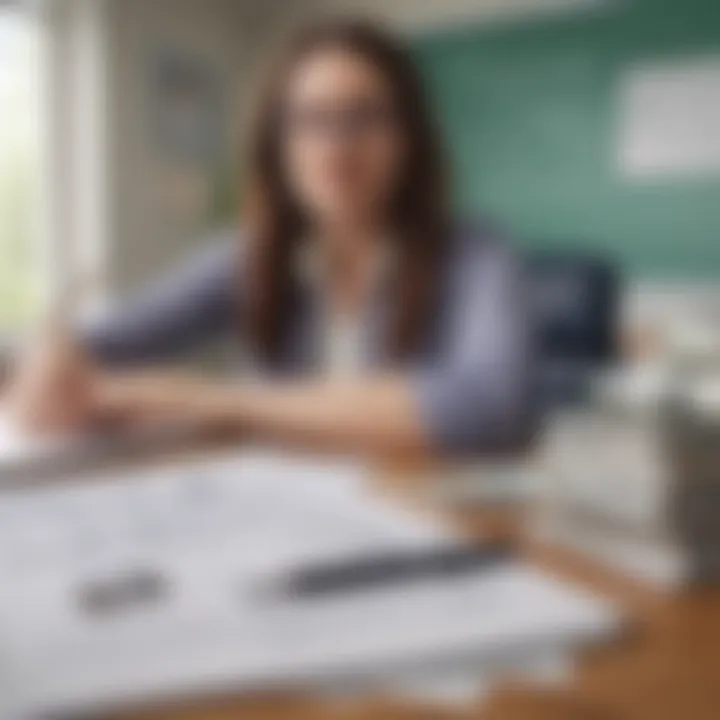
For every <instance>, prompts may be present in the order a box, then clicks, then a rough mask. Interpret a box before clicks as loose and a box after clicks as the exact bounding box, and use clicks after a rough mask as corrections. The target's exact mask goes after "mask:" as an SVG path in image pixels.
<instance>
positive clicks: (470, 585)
mask: <svg viewBox="0 0 720 720" xmlns="http://www.w3.org/2000/svg"><path fill="white" fill-rule="evenodd" d="M368 472H369V469H368V468H367V467H366V466H364V465H363V464H362V463H355V462H351V461H346V460H327V459H320V458H315V457H312V456H299V455H295V454H279V453H277V452H274V451H264V450H255V451H245V452H234V453H228V454H227V455H225V456H224V457H219V458H217V459H214V460H206V461H195V462H192V463H187V462H185V463H183V464H180V465H168V466H163V467H158V468H155V469H147V470H142V471H133V472H132V473H130V472H127V473H114V474H111V475H107V476H105V477H103V478H99V479H98V482H97V483H96V484H93V485H82V486H77V487H64V488H60V487H46V488H35V489H32V490H28V491H25V492H17V491H16V492H12V493H6V494H4V495H0V578H5V579H8V578H12V582H8V583H5V582H3V593H2V595H1V596H0V656H1V659H2V665H3V666H4V667H6V668H9V670H10V671H9V673H8V674H5V675H4V674H3V672H2V670H1V669H0V683H2V684H4V685H5V687H8V686H13V687H14V691H15V693H16V694H15V697H14V698H13V700H14V702H15V703H16V707H20V708H30V709H33V710H43V711H56V710H57V709H58V708H60V709H69V710H72V711H75V710H78V709H87V708H95V707H98V706H101V705H103V704H107V703H110V704H113V703H116V702H127V701H132V700H141V699H146V698H151V697H157V696H166V695H168V694H170V695H173V694H175V693H178V692H180V693H188V694H193V693H197V692H207V691H209V690H213V689H217V690H227V689H233V690H238V689H240V690H242V689H248V690H256V689H258V688H265V687H277V686H278V685H280V686H286V685H293V686H301V687H306V686H308V685H310V686H313V687H328V686H335V685H337V684H338V683H340V684H343V683H350V684H358V683H359V684H360V685H363V684H368V685H370V686H374V687H386V688H387V687H390V688H392V687H399V688H405V689H411V688H412V687H417V683H418V682H419V683H421V685H422V686H423V688H424V689H425V690H427V688H428V687H435V688H436V689H442V688H447V687H448V685H447V682H448V677H450V678H457V677H461V678H462V677H467V676H468V668H470V670H471V676H473V677H474V676H477V675H481V676H482V675H486V674H487V673H488V672H490V671H491V670H493V671H494V670H502V669H503V668H507V667H508V666H513V667H515V666H518V665H519V666H521V669H524V668H525V667H527V666H528V664H530V665H532V664H533V663H537V662H541V661H542V660H543V658H545V659H546V658H547V656H548V655H551V656H553V657H556V656H557V655H558V652H562V650H563V648H565V647H566V646H567V645H568V644H570V643H573V642H576V641H577V640H578V639H581V638H589V637H595V636H597V635H600V634H603V633H605V632H607V631H609V630H611V629H612V628H613V627H614V626H615V623H616V620H617V617H616V613H615V611H614V609H613V608H610V607H608V606H607V605H605V604H604V603H602V602H599V601H597V600H595V599H594V598H591V597H588V596H587V595H586V594H584V593H582V592H578V591H577V590H576V589H574V588H572V587H567V586H565V585H564V584H562V583H558V582H556V581H554V580H552V579H551V578H548V577H546V576H545V575H543V574H542V573H539V572H537V571H534V570H531V569H529V568H527V567H525V566H524V565H520V564H516V565H510V566H507V567H501V568H498V569H497V570H494V571H493V572H488V573H482V572H480V573H473V574H470V575H467V576H461V577H458V578H456V579H455V580H453V581H452V582H440V581H438V580H437V579H435V580H432V579H428V580H427V581H423V582H419V583H415V584H413V585H412V587H404V586H400V587H398V586H394V587H388V588H385V589H380V590H378V591H373V592H358V593H353V594H350V595H347V594H342V593H341V594H340V595H339V596H333V597H332V598H326V599H321V600H311V601H305V602H295V601H282V600H278V601H276V602H265V601H258V597H257V593H256V588H257V582H258V579H260V580H262V579H263V578H264V577H266V574H267V573H273V574H274V573H276V572H277V571H278V570H282V569H286V568H293V567H296V566H297V564H298V563H304V562H308V561H311V560H312V561H313V562H317V561H318V560H322V559H337V558H338V557H343V556H346V555H347V556H356V555H357V554H358V553H377V552H378V551H379V550H393V549H395V550H397V549H398V548H414V549H417V548H427V547H431V548H432V547H438V546H439V545H440V544H442V543H445V542H449V541H450V540H451V538H450V537H449V534H448V531H447V529H446V528H444V527H443V526H442V525H439V524H438V523H437V522H436V521H434V520H431V519H430V518H428V517H423V516H422V515H419V514H416V513H411V512H409V511H407V510H405V509H404V508H401V507H398V506H394V505H391V504H388V503H385V502H383V501H382V500H381V499H380V498H378V497H376V496H375V495H374V494H372V493H370V492H368V491H367V489H366V488H367V485H366V480H367V476H368ZM138 570H141V571H142V572H143V573H144V574H145V575H144V577H147V576H148V573H149V574H150V577H151V578H154V580H155V581H158V582H159V583H160V586H161V587H162V588H163V589H164V591H165V594H164V595H162V597H161V599H160V600H159V601H158V602H155V603H152V604H150V605H149V606H148V607H146V608H142V609H141V610H140V611H138V612H134V611H133V612H127V613H125V612H120V613H117V614H113V613H111V614H109V615H105V614H103V612H104V611H103V610H102V608H100V615H97V612H96V611H95V610H92V609H91V611H90V612H88V610H87V603H85V602H83V598H84V597H86V596H87V593H86V592H85V590H86V589H87V587H88V584H90V585H92V584H93V583H98V582H99V583H109V584H111V585H112V583H114V582H115V581H116V580H119V581H122V580H123V578H127V577H128V576H130V577H132V574H133V573H136V572H137V571H138ZM438 668H440V669H441V670H442V675H443V677H442V678H440V679H438ZM3 678H4V680H3ZM11 678H12V682H11ZM441 681H442V682H441ZM434 682H438V683H439V684H437V685H433V683H434ZM455 687H456V688H457V687H458V685H457V683H455ZM1 690H2V688H0V691H1ZM0 695H2V692H0ZM8 697H9V696H8ZM70 714H72V713H70Z"/></svg>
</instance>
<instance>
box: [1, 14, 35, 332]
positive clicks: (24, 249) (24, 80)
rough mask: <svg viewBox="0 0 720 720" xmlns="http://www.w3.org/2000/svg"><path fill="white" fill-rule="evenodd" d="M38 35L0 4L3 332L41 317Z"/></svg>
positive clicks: (25, 18)
mask: <svg viewBox="0 0 720 720" xmlns="http://www.w3.org/2000/svg"><path fill="white" fill-rule="evenodd" d="M38 41H39V32H38V27H37V24H36V20H35V18H34V17H33V16H31V15H29V14H26V13H24V12H21V11H20V10H18V9H14V8H13V7H11V6H10V7H8V6H3V5H0V108H2V112H0V333H5V332H12V331H15V330H17V329H19V328H21V327H23V326H25V325H27V323H28V322H29V321H30V320H31V319H32V318H33V317H35V316H36V315H37V312H38V309H39V303H40V296H41V291H42V284H43V283H42V272H41V267H42V264H41V248H40V241H39V237H40V216H41V213H40V201H39V198H40V152H39V148H40V142H39V137H40V132H39V123H40V110H39V98H40V92H39V82H38V80H39V77H38V76H39V60H38Z"/></svg>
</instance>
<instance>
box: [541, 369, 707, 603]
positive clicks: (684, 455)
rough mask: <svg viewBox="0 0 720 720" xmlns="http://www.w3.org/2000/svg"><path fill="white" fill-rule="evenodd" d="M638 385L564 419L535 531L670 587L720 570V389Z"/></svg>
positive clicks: (551, 450) (551, 439)
mask: <svg viewBox="0 0 720 720" xmlns="http://www.w3.org/2000/svg"><path fill="white" fill-rule="evenodd" d="M638 387H639V386H637V385H629V386H628V388H627V390H628V392H627V393H622V394H615V395H613V396H612V397H611V398H608V397H606V398H604V399H603V400H601V401H600V402H598V403H597V405H596V406H595V407H592V408H588V409H586V410H584V411H581V412H575V413H573V414H570V415H567V416H564V417H560V418H556V419H555V422H554V426H553V431H552V432H550V433H549V434H548V436H547V442H546V447H545V463H544V465H545V471H544V473H543V475H544V478H545V480H544V488H543V490H542V492H541V503H540V510H539V512H538V514H537V517H536V523H535V525H536V532H537V534H538V535H539V536H540V537H541V538H542V539H544V540H549V541H551V542H557V543H560V544H562V545H566V546H569V547H571V548H573V549H575V550H579V551H581V552H584V553H587V554H589V555H591V556H593V557H595V558H597V559H599V560H601V561H604V562H605V563H606V564H608V565H610V566H612V567H614V568H616V569H619V570H621V571H624V572H626V573H628V574H631V575H633V576H634V577H636V578H638V579H641V580H645V581H649V582H651V583H653V584H655V585H657V586H658V587H661V588H667V589H674V588H677V587H679V586H684V585H686V584H688V583H689V582H692V581H696V580H703V579H708V578H713V577H714V578H717V577H720V514H719V511H718V508H720V454H719V453H718V448H720V443H719V442H718V441H719V440H720V392H717V390H713V385H712V383H708V382H706V381H701V380H700V379H698V380H697V381H694V382H686V383H683V384H682V385H678V386H677V387H675V388H674V389H673V388H672V386H670V387H668V386H667V385H666V386H664V387H657V388H655V390H654V391H653V392H649V391H648V388H647V387H646V386H643V387H642V388H641V389H642V397H639V395H638ZM631 391H632V392H631Z"/></svg>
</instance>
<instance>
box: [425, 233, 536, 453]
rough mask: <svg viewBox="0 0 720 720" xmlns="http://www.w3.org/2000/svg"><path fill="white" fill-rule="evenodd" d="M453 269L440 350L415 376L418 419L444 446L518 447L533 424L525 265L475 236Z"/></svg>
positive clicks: (437, 445)
mask: <svg viewBox="0 0 720 720" xmlns="http://www.w3.org/2000/svg"><path fill="white" fill-rule="evenodd" d="M451 274H452V277H451V282H452V293H453V295H452V298H451V302H452V307H451V309H450V312H449V313H447V316H446V317H447V319H446V323H447V327H445V328H443V331H444V333H445V335H444V338H445V340H444V345H443V350H442V352H441V353H440V355H439V357H438V358H436V359H435V360H434V361H433V362H432V363H429V364H428V365H427V366H425V367H423V368H420V369H418V370H417V371H416V373H415V374H414V377H413V385H414V389H415V393H416V397H417V404H418V409H419V415H420V420H421V423H422V425H423V427H424V428H425V431H426V433H427V437H428V440H429V443H430V444H431V446H432V447H433V448H434V449H435V450H437V451H439V452H441V453H465V452H475V451H490V450H504V449H514V448H517V447H518V446H521V445H522V444H524V443H525V442H527V440H528V439H529V437H530V436H531V434H532V424H533V422H532V421H533V408H532V402H531V400H532V395H533V393H532V387H533V382H532V379H531V370H532V367H533V363H532V352H531V346H532V343H531V333H530V327H529V322H528V313H527V308H526V304H525V297H526V293H525V283H524V280H523V273H522V269H521V267H520V264H519V262H518V261H517V259H516V258H515V256H514V255H513V254H512V253H511V252H510V251H509V250H508V249H507V248H506V247H505V246H503V245H501V244H499V243H492V244H483V245H480V244H479V243H478V246H477V247H475V248H474V249H473V250H472V251H471V253H470V255H469V256H466V257H465V258H464V261H463V262H462V263H459V264H458V266H457V268H456V271H455V272H454V273H451Z"/></svg>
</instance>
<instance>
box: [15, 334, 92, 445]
mask: <svg viewBox="0 0 720 720" xmlns="http://www.w3.org/2000/svg"><path fill="white" fill-rule="evenodd" d="M99 377H100V371H99V369H98V368H97V367H96V365H95V364H94V363H93V361H92V360H91V358H90V357H89V356H88V355H87V354H86V353H85V352H84V351H83V349H82V348H81V347H80V346H79V345H78V344H77V343H75V342H74V341H73V340H72V339H71V338H70V337H68V336H66V335H64V334H62V333H59V332H51V333H48V334H46V335H45V336H44V337H42V338H41V339H40V341H39V342H38V343H36V344H35V345H34V346H33V347H32V348H31V349H30V350H29V351H28V352H26V353H24V354H22V355H21V356H20V358H19V359H18V361H17V364H16V367H15V370H14V373H13V375H12V376H11V379H10V382H9V387H8V391H7V393H6V394H5V397H4V398H3V405H4V407H5V410H6V412H7V413H8V415H9V417H10V419H11V420H12V421H13V422H15V423H16V424H17V425H18V426H19V428H20V429H21V430H23V431H25V432H30V433H33V434H44V435H48V434H71V433H75V432H80V431H83V430H87V429H89V428H90V427H92V426H95V425H97V424H99V423H101V422H102V412H101V408H100V407H99V406H98V404H97V401H96V388H97V384H98V378H99Z"/></svg>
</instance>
